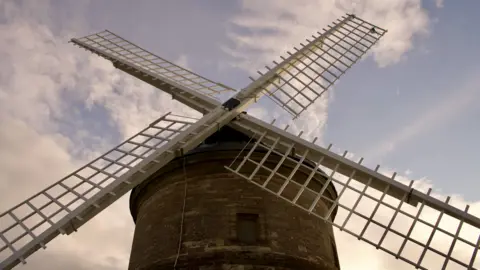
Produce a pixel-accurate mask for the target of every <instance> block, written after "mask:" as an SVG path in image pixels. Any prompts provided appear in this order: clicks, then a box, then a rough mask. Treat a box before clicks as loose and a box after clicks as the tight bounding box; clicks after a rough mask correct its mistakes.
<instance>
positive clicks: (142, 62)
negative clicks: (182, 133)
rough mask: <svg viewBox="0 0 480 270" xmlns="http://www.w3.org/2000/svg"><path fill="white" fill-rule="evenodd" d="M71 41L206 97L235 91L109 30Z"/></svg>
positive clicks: (106, 57) (109, 58) (116, 61)
mask: <svg viewBox="0 0 480 270" xmlns="http://www.w3.org/2000/svg"><path fill="white" fill-rule="evenodd" d="M71 42H73V43H75V44H76V45H79V46H81V47H83V48H85V49H87V50H89V51H91V52H93V53H96V54H98V55H99V56H101V57H103V58H105V59H108V60H111V61H113V62H114V63H117V64H120V63H129V64H133V66H134V67H135V68H136V69H139V70H142V71H144V72H146V73H147V74H150V75H151V76H154V77H159V78H162V79H164V80H165V79H166V80H169V81H171V82H174V83H176V84H178V85H182V86H185V87H188V88H189V89H191V90H194V91H196V92H198V93H200V94H203V95H206V96H209V97H215V96H217V95H219V94H221V93H223V92H232V91H235V89H233V88H230V87H228V86H226V85H223V84H221V83H219V82H214V81H211V80H209V79H207V78H204V77H202V76H200V75H198V74H195V73H193V72H191V71H189V70H187V69H185V68H182V67H180V66H178V65H176V64H174V63H172V62H170V61H168V60H165V59H163V58H161V57H159V56H157V55H155V54H153V53H151V52H149V51H147V50H145V49H143V48H140V47H139V46H137V45H135V44H134V43H132V42H130V41H128V40H126V39H124V38H122V37H120V36H118V35H116V34H114V33H112V32H110V31H108V30H104V31H102V32H98V33H95V34H92V35H89V36H85V37H82V38H74V39H72V40H71Z"/></svg>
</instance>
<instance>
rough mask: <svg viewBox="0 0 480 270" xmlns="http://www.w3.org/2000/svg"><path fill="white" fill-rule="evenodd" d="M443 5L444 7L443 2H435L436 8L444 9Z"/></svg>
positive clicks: (440, 0) (436, 0) (437, 0)
mask: <svg viewBox="0 0 480 270" xmlns="http://www.w3.org/2000/svg"><path fill="white" fill-rule="evenodd" d="M443 5H444V3H443V0H435V6H436V7H437V8H443Z"/></svg>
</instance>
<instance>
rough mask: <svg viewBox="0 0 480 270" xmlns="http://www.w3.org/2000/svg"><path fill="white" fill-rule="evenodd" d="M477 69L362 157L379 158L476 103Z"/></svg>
mask: <svg viewBox="0 0 480 270" xmlns="http://www.w3.org/2000/svg"><path fill="white" fill-rule="evenodd" d="M478 74H480V73H479V72H475V73H474V74H473V76H472V75H470V76H469V77H467V79H466V80H465V83H464V84H463V85H461V86H460V87H459V88H458V89H456V90H453V91H449V95H447V96H445V97H444V98H443V99H442V100H441V101H439V102H437V103H435V104H432V105H429V107H428V108H427V109H426V110H424V112H423V113H421V114H420V115H418V116H416V117H415V119H414V120H413V121H412V122H411V123H410V124H408V125H406V126H403V127H401V128H400V129H398V130H395V131H394V132H393V133H391V134H390V136H387V137H386V138H385V139H384V140H381V141H380V142H379V143H378V144H377V145H376V146H374V147H372V148H370V149H372V150H370V151H369V152H367V154H366V156H368V157H369V158H372V159H378V158H382V157H384V156H385V155H388V154H389V153H391V152H392V151H394V150H395V149H397V148H398V147H399V146H401V145H402V144H405V143H407V142H408V141H410V140H412V139H414V138H415V137H416V136H419V135H421V134H424V133H428V132H431V131H432V130H434V129H435V128H437V127H440V126H442V125H446V124H448V122H450V121H452V120H453V119H455V118H456V117H458V116H459V115H461V114H462V113H463V112H465V111H466V110H467V109H469V108H471V107H472V106H473V105H476V104H478V100H479V99H480V87H479V86H478V85H479V83H480V81H479V80H478Z"/></svg>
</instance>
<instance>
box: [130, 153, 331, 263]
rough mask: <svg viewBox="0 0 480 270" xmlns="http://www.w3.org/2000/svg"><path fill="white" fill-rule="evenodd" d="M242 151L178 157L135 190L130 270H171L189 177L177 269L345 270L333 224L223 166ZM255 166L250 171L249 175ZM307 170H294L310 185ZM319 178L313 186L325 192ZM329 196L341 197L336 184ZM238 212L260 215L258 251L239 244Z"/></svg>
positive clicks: (322, 208)
mask: <svg viewBox="0 0 480 270" xmlns="http://www.w3.org/2000/svg"><path fill="white" fill-rule="evenodd" d="M240 149H241V148H240ZM238 152H239V150H228V151H227V150H225V151H218V150H215V151H212V149H210V151H208V149H206V150H205V151H197V153H193V154H189V155H187V156H186V159H185V160H184V159H183V158H179V159H176V160H174V161H172V162H170V163H169V164H168V165H167V166H166V167H164V168H163V169H162V170H161V171H159V172H158V173H156V174H155V175H154V176H153V177H152V178H151V179H150V180H149V181H146V182H144V183H143V184H142V185H140V186H138V187H136V188H135V189H134V190H133V191H132V194H131V198H130V208H131V212H132V216H133V218H134V220H135V222H136V227H135V234H134V240H133V244H132V252H131V257H130V265H129V269H142V270H144V269H173V265H174V263H175V260H176V257H177V249H178V243H179V236H180V227H181V220H182V207H183V202H184V198H185V197H184V190H185V189H184V188H185V181H184V180H185V179H187V196H186V201H185V202H186V206H185V212H184V223H183V233H182V245H181V250H180V255H179V257H178V261H177V268H176V269H199V270H216V269H232V270H234V269H235V270H247V269H252V270H253V269H259V270H260V269H265V270H266V269H270V270H287V269H318V270H334V269H339V266H338V259H337V258H336V247H335V242H334V237H333V230H332V227H331V226H330V225H328V224H327V223H325V222H323V221H322V220H320V219H318V218H316V217H314V216H313V215H308V214H307V213H306V212H305V211H304V210H302V209H300V208H298V207H295V206H292V205H291V204H289V203H288V202H286V201H284V200H282V199H280V198H277V197H275V196H274V195H272V194H270V193H269V192H267V191H264V190H262V189H261V188H259V187H257V186H256V185H254V184H252V183H249V182H248V181H247V180H245V179H243V178H240V177H238V176H236V175H235V174H233V173H230V172H228V171H227V170H226V169H225V168H224V166H225V165H229V164H230V163H231V162H232V160H233V159H234V158H235V156H236V155H237V154H238ZM261 156H262V154H261V153H255V155H254V156H253V157H254V159H257V160H259V159H261ZM277 163H278V160H277V159H276V158H275V157H272V158H269V159H268V160H267V162H266V164H267V166H270V167H273V166H275V165H276V164H277ZM184 165H185V171H186V177H185V174H184V170H183V168H184ZM284 167H285V168H284ZM286 167H288V164H285V166H283V167H282V168H281V169H280V171H281V172H282V171H284V173H287V172H288V168H286ZM251 169H252V168H251V167H246V170H251ZM308 173H309V172H308V171H306V172H303V171H302V172H298V173H296V174H295V179H297V180H296V181H298V182H300V183H301V182H302V180H303V181H305V179H306V178H307V176H308ZM267 176H268V173H267V172H266V171H265V172H262V171H260V172H259V176H258V177H257V179H256V180H258V181H261V180H262V179H265V178H266V177H267ZM321 181H322V179H319V181H318V182H315V183H314V184H313V186H309V187H310V188H312V189H314V190H319V189H320V188H321ZM312 183H313V182H312ZM275 185H277V186H280V185H281V179H279V178H275V179H273V180H272V187H271V188H275V187H274V186H275ZM315 185H316V186H315ZM295 191H296V190H295V189H294V188H291V187H289V188H287V189H286V192H287V193H288V192H290V193H291V194H295V193H296V192H295ZM326 194H328V196H329V197H330V198H331V199H335V197H336V192H335V190H334V188H333V186H329V187H328V189H327V191H326ZM307 197H308V196H307ZM307 197H305V198H303V197H301V198H300V201H302V200H303V201H304V203H305V204H307V203H308V202H309V201H311V200H312V198H307ZM328 206H329V204H328V203H324V204H321V205H320V207H318V208H316V209H315V211H317V212H319V213H324V212H325V211H326V209H327V208H328ZM237 213H253V214H258V217H259V221H258V224H259V228H258V230H259V235H258V239H259V240H258V242H257V244H256V245H255V246H247V245H244V244H242V243H240V242H239V241H238V239H237V233H236V215H237ZM334 214H335V213H334ZM334 214H333V215H334Z"/></svg>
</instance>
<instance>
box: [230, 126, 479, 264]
mask: <svg viewBox="0 0 480 270" xmlns="http://www.w3.org/2000/svg"><path fill="white" fill-rule="evenodd" d="M236 124H237V125H241V120H240V122H237V123H236ZM248 129H249V130H250V131H252V132H253V139H255V141H256V142H255V144H254V146H253V147H251V149H250V150H249V152H248V153H243V154H239V156H243V157H242V158H241V159H240V160H237V161H236V162H234V163H232V165H231V166H230V167H227V169H228V170H230V171H232V172H233V173H235V174H237V175H239V176H241V177H243V178H245V179H246V180H248V181H250V182H252V183H254V184H255V185H257V186H259V187H260V188H262V189H264V190H266V191H268V192H270V193H272V194H274V195H275V196H278V197H279V198H282V199H284V200H286V201H288V202H290V203H292V204H293V205H295V206H297V207H299V208H301V209H303V210H305V211H307V212H308V213H310V214H312V215H314V216H317V217H318V218H320V219H322V220H324V221H326V222H328V223H331V224H332V225H333V226H335V227H337V228H338V229H340V230H341V231H345V232H347V233H349V234H351V235H353V236H354V237H356V238H358V239H359V240H363V241H365V242H367V243H369V244H371V245H373V246H374V247H375V248H377V249H380V250H383V251H385V252H387V253H389V254H391V255H393V256H395V257H396V258H398V259H401V260H403V261H405V262H407V263H410V264H412V265H414V266H415V267H416V268H419V269H474V267H479V265H480V259H479V258H478V257H479V255H478V249H479V245H480V219H478V218H477V217H475V216H473V215H471V214H469V213H468V206H467V208H466V209H464V210H460V209H458V208H455V207H453V206H451V205H449V204H448V203H449V200H450V198H447V199H446V201H445V202H443V201H440V200H438V199H436V198H434V197H432V196H430V192H431V190H429V191H428V192H427V193H426V194H425V193H422V192H420V191H418V190H415V189H414V188H412V184H413V181H412V182H410V185H408V186H407V185H404V184H402V183H400V182H398V181H395V180H394V178H395V175H393V176H392V177H391V178H388V177H386V176H384V175H382V174H380V173H378V172H377V169H378V167H377V168H376V169H375V170H370V169H368V168H366V167H364V166H363V165H361V162H362V160H363V159H361V160H360V161H359V162H358V163H355V162H352V161H351V160H349V159H347V158H345V156H346V154H347V152H345V153H344V154H343V156H339V155H337V154H335V153H333V152H331V151H330V149H329V148H327V149H325V148H322V147H320V146H317V145H315V144H313V143H310V142H307V141H304V140H303V139H300V138H299V137H295V136H292V135H291V134H289V133H287V132H284V131H282V130H278V129H277V130H274V129H273V128H272V127H269V128H264V125H262V124H259V125H258V126H257V128H256V129H253V126H252V124H251V122H249V125H248ZM293 149H295V151H293ZM260 152H263V153H264V155H263V156H258V153H260ZM253 153H255V154H256V155H257V156H253V155H252V154H253ZM272 157H277V159H278V160H279V162H278V164H276V165H275V166H274V167H272V166H271V164H270V165H266V164H265V163H264V161H266V160H267V159H272ZM307 161H308V162H307ZM310 161H313V162H315V164H314V165H311V164H309V162H310ZM280 166H282V168H283V169H284V170H283V171H282V172H281V173H280V172H279V170H278V169H279V168H280ZM244 167H245V168H246V167H249V169H244ZM252 167H253V168H254V169H251V168H252ZM285 168H290V169H289V170H288V171H287V172H285ZM300 168H302V169H304V170H308V171H309V172H310V173H309V175H308V177H306V179H304V181H303V182H299V181H298V180H294V179H298V177H296V178H294V177H293V176H294V175H295V174H296V173H298V172H299V171H300V170H299V169H300ZM318 169H321V170H322V171H323V172H322V171H319V170H318ZM324 172H326V174H325V173H324ZM257 175H262V176H264V177H256V176H257ZM318 177H321V178H323V179H324V183H323V186H322V187H321V188H318V185H317V186H315V185H312V184H313V181H312V179H315V178H318ZM278 179H281V180H278ZM329 184H334V185H335V186H336V189H337V190H338V198H337V199H335V200H332V199H331V197H330V196H331V195H330V194H327V192H326V190H327V187H328V185H329ZM325 202H327V203H326V204H327V205H328V207H329V208H328V210H327V211H323V210H324V209H323V208H322V207H323V206H322V204H324V203H325ZM334 212H335V213H336V216H335V214H334ZM333 216H335V219H333Z"/></svg>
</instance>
